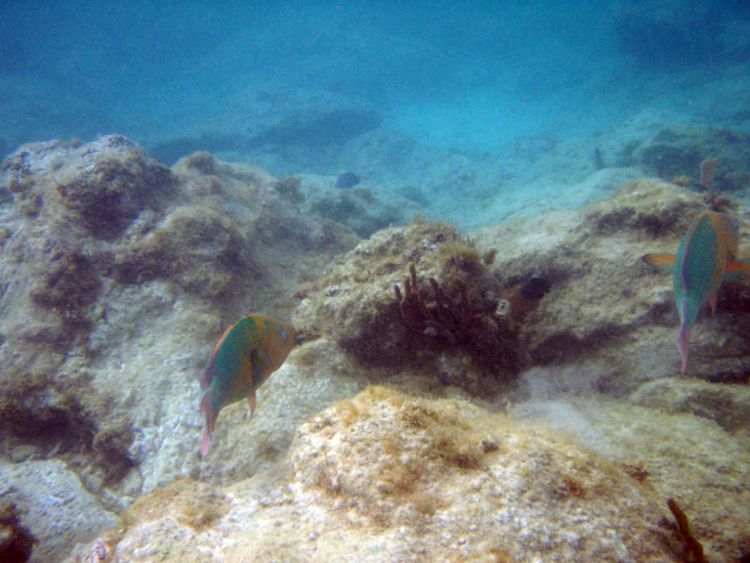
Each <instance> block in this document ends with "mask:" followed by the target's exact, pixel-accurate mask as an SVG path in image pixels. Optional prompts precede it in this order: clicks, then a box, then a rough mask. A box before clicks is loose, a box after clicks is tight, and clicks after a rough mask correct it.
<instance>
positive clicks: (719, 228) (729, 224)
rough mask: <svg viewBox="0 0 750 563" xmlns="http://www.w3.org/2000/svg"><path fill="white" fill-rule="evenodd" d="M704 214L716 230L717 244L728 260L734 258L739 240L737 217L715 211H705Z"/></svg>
mask: <svg viewBox="0 0 750 563" xmlns="http://www.w3.org/2000/svg"><path fill="white" fill-rule="evenodd" d="M706 214H707V215H708V216H709V218H710V220H711V225H712V226H713V228H714V230H715V231H716V234H717V237H718V239H719V245H720V246H721V248H722V249H723V251H724V252H725V253H726V255H727V256H728V258H729V259H730V260H731V259H734V258H736V257H737V247H738V245H739V240H740V221H739V219H737V217H735V216H734V215H731V214H729V213H719V212H717V211H707V212H706Z"/></svg>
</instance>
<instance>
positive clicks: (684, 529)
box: [667, 498, 708, 563]
mask: <svg viewBox="0 0 750 563" xmlns="http://www.w3.org/2000/svg"><path fill="white" fill-rule="evenodd" d="M667 506H669V510H671V511H672V515H673V516H674V519H675V521H676V522H677V532H678V533H679V534H680V538H681V539H682V541H683V542H684V544H685V553H684V557H685V561H692V562H693V563H706V562H707V561H708V559H706V556H705V555H704V554H703V546H702V545H701V542H699V541H698V540H697V539H696V538H695V536H694V535H693V531H692V530H691V528H690V522H689V521H688V517H687V516H686V515H685V513H684V512H683V511H682V509H681V508H680V507H679V505H678V504H677V502H676V501H675V500H674V499H673V498H668V499H667Z"/></svg>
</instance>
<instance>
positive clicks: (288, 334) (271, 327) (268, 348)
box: [258, 319, 296, 385]
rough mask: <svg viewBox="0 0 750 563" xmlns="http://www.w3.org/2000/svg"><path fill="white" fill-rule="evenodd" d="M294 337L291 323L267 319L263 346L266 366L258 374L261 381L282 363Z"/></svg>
mask: <svg viewBox="0 0 750 563" xmlns="http://www.w3.org/2000/svg"><path fill="white" fill-rule="evenodd" d="M295 338H296V333H295V331H294V327H293V326H292V325H290V324H287V323H282V322H280V321H276V320H273V319H269V320H268V326H267V331H266V338H265V346H264V352H265V354H264V356H266V357H267V364H268V367H267V369H264V370H263V373H262V374H259V375H260V376H261V378H262V380H263V381H265V380H266V379H267V378H268V376H269V375H271V373H272V372H274V371H276V370H277V369H279V368H280V367H281V364H283V363H284V360H286V357H287V356H288V355H289V352H291V350H292V348H293V347H294V342H295ZM259 384H260V383H258V385H259Z"/></svg>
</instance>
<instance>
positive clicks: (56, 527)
mask: <svg viewBox="0 0 750 563" xmlns="http://www.w3.org/2000/svg"><path fill="white" fill-rule="evenodd" d="M0 501H1V502H6V501H10V502H13V503H14V504H15V505H16V508H17V510H18V513H19V515H20V518H21V523H22V524H23V525H24V526H26V527H27V528H28V529H29V530H31V532H32V533H33V534H34V536H36V538H37V539H38V543H37V545H35V547H34V551H33V555H32V559H31V560H32V561H39V562H46V561H61V560H62V559H63V558H65V557H66V556H67V555H68V554H69V553H70V552H71V550H72V549H73V547H74V546H75V544H77V543H84V542H88V541H91V540H92V539H93V538H94V537H96V535H97V534H99V533H101V532H102V531H104V530H106V529H108V528H111V527H113V526H116V525H117V516H116V515H115V514H113V513H111V512H109V511H107V510H105V509H104V508H103V507H102V505H101V504H100V503H99V501H98V500H97V498H96V497H95V496H94V495H92V494H91V493H89V492H88V491H87V490H86V489H85V488H84V487H83V485H82V484H81V481H80V480H79V479H78V477H77V476H76V474H75V473H74V472H73V471H71V470H70V469H68V467H67V466H66V465H65V463H63V462H61V461H58V460H45V461H27V462H23V463H15V464H14V463H5V462H2V463H0Z"/></svg>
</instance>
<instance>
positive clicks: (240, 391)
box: [201, 314, 294, 456]
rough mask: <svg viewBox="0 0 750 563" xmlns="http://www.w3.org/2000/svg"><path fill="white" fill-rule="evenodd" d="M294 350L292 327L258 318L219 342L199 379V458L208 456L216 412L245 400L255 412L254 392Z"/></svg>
mask: <svg viewBox="0 0 750 563" xmlns="http://www.w3.org/2000/svg"><path fill="white" fill-rule="evenodd" d="M293 346H294V327H292V326H291V325H288V324H284V323H282V322H279V321H277V320H274V319H270V318H268V317H263V316H261V315H255V314H253V315H248V316H247V317H245V318H244V319H240V320H239V321H237V322H236V323H234V324H233V325H231V326H230V327H229V328H228V329H227V330H226V331H225V332H224V334H223V335H222V336H221V338H219V341H218V342H217V343H216V346H214V349H213V351H212V352H211V356H210V357H209V358H208V363H207V364H206V370H205V371H204V372H203V378H202V379H201V389H203V396H202V397H201V412H202V413H203V416H204V417H205V420H204V424H203V434H202V436H201V454H202V455H203V456H205V455H206V454H207V453H208V446H209V444H210V443H211V435H212V433H213V431H214V428H215V427H216V419H217V418H218V417H219V411H220V410H221V409H222V408H224V407H225V406H227V405H229V404H232V403H236V402H237V401H240V400H242V399H247V401H248V404H249V405H250V416H252V414H253V412H255V390H256V389H257V388H258V387H260V386H261V384H262V383H263V382H264V381H265V380H266V379H268V377H269V376H270V375H271V374H272V373H273V372H274V371H276V370H277V369H278V368H280V367H281V364H283V363H284V360H286V357H287V356H288V355H289V351H290V350H291V349H292V347H293Z"/></svg>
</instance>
